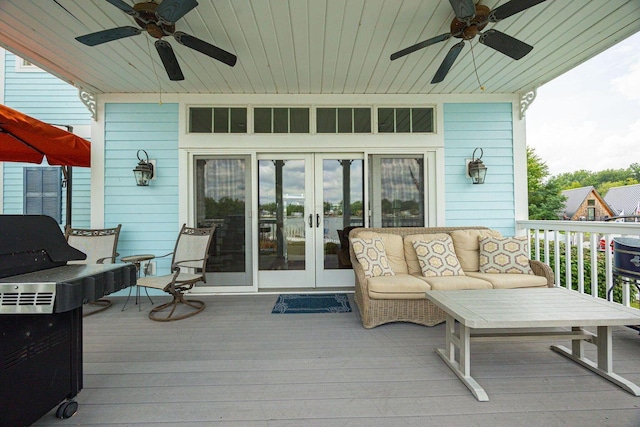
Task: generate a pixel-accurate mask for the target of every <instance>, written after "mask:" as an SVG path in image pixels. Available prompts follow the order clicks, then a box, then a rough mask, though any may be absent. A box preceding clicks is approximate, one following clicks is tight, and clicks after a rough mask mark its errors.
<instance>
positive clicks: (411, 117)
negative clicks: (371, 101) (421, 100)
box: [378, 108, 433, 133]
mask: <svg viewBox="0 0 640 427" xmlns="http://www.w3.org/2000/svg"><path fill="white" fill-rule="evenodd" d="M378 132H379V133H421V132H433V108H378Z"/></svg>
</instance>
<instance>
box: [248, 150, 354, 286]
mask: <svg viewBox="0 0 640 427" xmlns="http://www.w3.org/2000/svg"><path fill="white" fill-rule="evenodd" d="M257 175H258V192H257V198H258V238H257V239H256V244H257V245H258V248H257V252H258V286H259V287H260V288H318V287H322V288H324V287H341V286H350V285H352V284H353V271H351V270H350V269H348V252H347V253H346V257H345V247H341V242H340V234H341V233H342V230H344V229H345V228H346V227H349V226H362V225H363V224H364V222H363V218H364V217H363V213H364V209H363V202H364V158H363V156H362V155H357V154H355V155H354V154H353V153H349V154H342V153H331V154H260V155H258V173H257Z"/></svg>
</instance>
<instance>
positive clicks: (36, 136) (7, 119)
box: [0, 104, 91, 167]
mask: <svg viewBox="0 0 640 427" xmlns="http://www.w3.org/2000/svg"><path fill="white" fill-rule="evenodd" d="M44 157H46V158H47V162H48V163H49V164H50V165H53V166H83V167H90V166H91V143H90V142H89V141H87V140H86V139H83V138H80V137H79V136H77V135H74V134H72V133H70V132H67V131H65V130H62V129H60V128H57V127H55V126H52V125H50V124H47V123H44V122H41V121H40V120H37V119H34V118H33V117H30V116H27V115H26V114H23V113H21V112H19V111H16V110H13V109H11V108H9V107H7V106H5V105H2V104H0V161H4V162H26V163H38V164H39V163H42V160H43V159H44Z"/></svg>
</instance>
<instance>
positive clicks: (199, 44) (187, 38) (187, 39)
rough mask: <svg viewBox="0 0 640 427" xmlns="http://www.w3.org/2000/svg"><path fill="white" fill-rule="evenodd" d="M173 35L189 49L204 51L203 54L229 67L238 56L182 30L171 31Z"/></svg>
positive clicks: (234, 63)
mask: <svg viewBox="0 0 640 427" xmlns="http://www.w3.org/2000/svg"><path fill="white" fill-rule="evenodd" d="M173 37H175V39H176V40H177V41H178V43H180V44H182V45H185V46H187V47H190V48H191V49H195V50H197V51H198V52H200V53H204V54H205V55H207V56H210V57H212V58H213V59H217V60H218V61H220V62H223V63H225V64H227V65H229V66H231V67H233V66H234V65H236V61H237V60H238V57H237V56H235V55H234V54H233V53H229V52H227V51H226V50H222V49H220V48H219V47H216V46H214V45H212V44H209V43H207V42H205V41H204V40H200V39H199V38H196V37H193V36H191V35H189V34H186V33H183V32H182V31H176V32H175V33H173Z"/></svg>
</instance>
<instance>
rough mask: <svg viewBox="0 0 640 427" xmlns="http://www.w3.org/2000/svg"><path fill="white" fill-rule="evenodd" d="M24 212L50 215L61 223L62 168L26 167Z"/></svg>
mask: <svg viewBox="0 0 640 427" xmlns="http://www.w3.org/2000/svg"><path fill="white" fill-rule="evenodd" d="M24 188H25V194H24V213H25V214H27V215H48V216H50V217H52V218H53V219H55V220H56V221H57V222H58V224H60V221H61V217H62V174H61V170H60V168H57V167H43V168H25V171H24Z"/></svg>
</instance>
